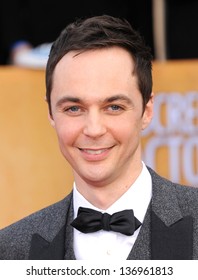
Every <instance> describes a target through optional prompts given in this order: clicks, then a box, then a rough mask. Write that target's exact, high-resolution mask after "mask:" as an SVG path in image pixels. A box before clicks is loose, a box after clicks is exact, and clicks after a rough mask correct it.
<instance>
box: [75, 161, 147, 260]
mask: <svg viewBox="0 0 198 280" xmlns="http://www.w3.org/2000/svg"><path fill="white" fill-rule="evenodd" d="M142 164H143V169H142V171H141V174H140V175H139V177H138V178H137V179H136V181H135V182H134V183H133V185H132V186H131V187H130V188H129V189H128V190H127V192H126V193H124V194H123V195H122V196H121V197H120V198H119V199H118V200H117V201H116V202H115V203H114V204H113V205H111V206H110V207H109V208H108V209H106V210H105V211H104V210H101V209H98V208H96V207H95V206H93V205H92V204H91V203H90V202H88V201H87V200H86V199H85V198H84V197H83V196H82V195H81V194H80V193H79V192H78V190H77V188H76V186H75V183H74V187H73V194H74V196H73V203H74V218H75V217H76V216H77V212H78V208H79V207H80V206H81V207H87V208H92V209H95V210H97V211H100V212H103V213H104V212H106V213H108V214H113V213H115V212H118V211H122V210H125V209H133V211H134V215H135V216H136V218H137V219H138V220H139V221H140V222H141V223H142V222H143V220H144V216H145V214H146V211H147V208H148V205H149V203H150V200H151V196H152V181H151V175H150V173H149V171H148V169H147V168H146V166H145V164H144V163H142ZM140 228H141V227H139V228H138V229H137V230H136V231H135V233H134V234H133V235H132V236H126V235H123V234H121V233H118V232H113V231H104V230H100V231H97V232H94V233H86V234H85V233H82V232H80V231H78V230H76V229H74V253H75V256H76V259H77V260H105V259H109V260H110V259H113V260H125V259H127V257H128V255H129V253H130V251H131V249H132V247H133V245H134V243H135V240H136V238H137V236H138V233H139V231H140Z"/></svg>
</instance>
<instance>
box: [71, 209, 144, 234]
mask: <svg viewBox="0 0 198 280" xmlns="http://www.w3.org/2000/svg"><path fill="white" fill-rule="evenodd" d="M71 225H72V226H73V227H74V228H76V229H77V230H79V231H81V232H83V233H91V232H95V231H99V230H101V229H103V230H107V231H116V232H120V233H122V234H125V235H133V233H134V231H135V230H136V229H138V228H139V226H140V225H141V223H140V221H138V219H137V218H136V217H135V216H134V214H133V210H123V211H120V212H116V213H114V214H113V215H109V214H108V213H104V214H103V213H101V212H99V211H96V210H93V209H90V208H83V207H79V209H78V216H77V218H76V219H74V221H73V222H72V223H71Z"/></svg>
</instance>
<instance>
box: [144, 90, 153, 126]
mask: <svg viewBox="0 0 198 280" xmlns="http://www.w3.org/2000/svg"><path fill="white" fill-rule="evenodd" d="M153 105H154V93H153V92H152V93H151V97H150V99H149V101H148V102H147V104H146V107H145V110H144V113H143V116H142V130H144V129H145V128H147V126H148V125H149V124H150V122H151V120H152V118H153Z"/></svg>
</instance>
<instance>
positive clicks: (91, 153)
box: [84, 149, 106, 155]
mask: <svg viewBox="0 0 198 280" xmlns="http://www.w3.org/2000/svg"><path fill="white" fill-rule="evenodd" d="M105 150H106V149H102V150H84V151H85V152H86V153H88V154H90V155H99V154H102V153H103V152H104V151H105Z"/></svg>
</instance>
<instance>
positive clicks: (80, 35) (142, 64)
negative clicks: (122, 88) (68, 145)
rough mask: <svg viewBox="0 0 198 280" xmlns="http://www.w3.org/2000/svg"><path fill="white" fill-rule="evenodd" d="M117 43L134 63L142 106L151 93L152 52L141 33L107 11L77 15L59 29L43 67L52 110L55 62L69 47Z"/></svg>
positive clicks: (47, 97)
mask: <svg viewBox="0 0 198 280" xmlns="http://www.w3.org/2000/svg"><path fill="white" fill-rule="evenodd" d="M112 46H118V47H121V48H124V49H126V50H127V51H128V52H129V53H130V54H131V56H132V58H133V60H134V64H135V68H134V73H135V74H136V75H137V78H138V86H139V90H140V92H141V94H142V99H143V110H144V109H145V106H146V104H147V102H148V101H149V99H150V97H151V93H152V55H151V51H150V48H149V47H148V46H146V45H145V42H144V40H143V38H142V37H141V36H140V34H139V33H138V32H137V31H136V30H134V29H133V28H132V26H131V25H130V24H129V22H128V21H127V20H125V19H121V18H115V17H112V16H109V15H102V16H94V17H90V18H86V19H78V20H76V21H75V22H74V23H71V24H69V25H67V26H66V28H65V29H63V30H62V32H61V33H60V35H59V37H58V38H57V39H56V41H55V42H54V43H53V44H52V47H51V51H50V54H49V59H48V62H47V67H46V99H47V102H48V106H49V112H50V114H51V100H50V95H51V90H52V84H53V73H54V69H55V67H56V65H57V63H58V62H59V61H60V60H61V58H62V57H63V56H64V55H65V54H67V53H68V52H70V51H79V52H82V51H86V50H94V49H101V48H109V47H112Z"/></svg>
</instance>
